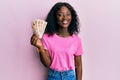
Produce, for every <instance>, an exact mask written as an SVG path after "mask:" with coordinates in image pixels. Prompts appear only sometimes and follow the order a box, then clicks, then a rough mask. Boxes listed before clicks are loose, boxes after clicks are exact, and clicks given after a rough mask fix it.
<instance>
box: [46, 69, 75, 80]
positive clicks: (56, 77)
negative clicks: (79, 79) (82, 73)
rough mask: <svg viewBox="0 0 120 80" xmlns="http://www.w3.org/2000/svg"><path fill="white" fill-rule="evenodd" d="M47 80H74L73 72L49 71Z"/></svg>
mask: <svg viewBox="0 0 120 80" xmlns="http://www.w3.org/2000/svg"><path fill="white" fill-rule="evenodd" d="M47 80H76V77H75V73H74V70H67V71H62V72H59V71H56V70H53V69H50V70H49V72H48V79H47Z"/></svg>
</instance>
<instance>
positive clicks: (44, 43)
mask: <svg viewBox="0 0 120 80" xmlns="http://www.w3.org/2000/svg"><path fill="white" fill-rule="evenodd" d="M41 42H42V45H43V47H44V49H46V50H48V48H49V47H48V42H47V40H46V37H45V36H43V37H42V39H41Z"/></svg>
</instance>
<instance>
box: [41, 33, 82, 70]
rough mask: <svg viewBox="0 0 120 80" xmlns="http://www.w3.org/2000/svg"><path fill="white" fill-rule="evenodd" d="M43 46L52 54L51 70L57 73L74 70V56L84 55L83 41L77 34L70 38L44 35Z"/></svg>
mask: <svg viewBox="0 0 120 80" xmlns="http://www.w3.org/2000/svg"><path fill="white" fill-rule="evenodd" d="M42 44H43V47H44V49H47V50H48V52H49V54H50V57H51V60H52V63H51V65H50V68H51V69H54V70H57V71H65V70H71V69H74V68H75V65H74V56H78V55H81V54H83V50H82V44H81V39H80V38H79V37H78V36H77V35H75V34H73V35H72V36H70V37H60V36H58V35H57V34H54V35H53V36H48V34H44V35H43V37H42Z"/></svg>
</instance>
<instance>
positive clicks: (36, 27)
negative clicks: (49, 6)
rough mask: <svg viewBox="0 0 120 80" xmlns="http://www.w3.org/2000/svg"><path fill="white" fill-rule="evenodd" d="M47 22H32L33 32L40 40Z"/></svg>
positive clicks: (36, 20)
mask: <svg viewBox="0 0 120 80" xmlns="http://www.w3.org/2000/svg"><path fill="white" fill-rule="evenodd" d="M46 26H47V22H46V21H44V20H41V19H35V20H33V21H32V31H33V33H34V34H37V35H38V36H39V38H42V36H43V33H44V31H45V28H46Z"/></svg>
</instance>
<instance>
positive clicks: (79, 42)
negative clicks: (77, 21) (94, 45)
mask: <svg viewBox="0 0 120 80" xmlns="http://www.w3.org/2000/svg"><path fill="white" fill-rule="evenodd" d="M76 41H77V48H76V52H75V54H74V55H75V56H79V55H82V54H83V48H82V42H81V39H80V38H79V37H78V39H77V40H76Z"/></svg>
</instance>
